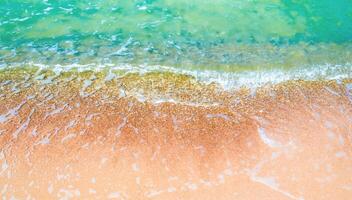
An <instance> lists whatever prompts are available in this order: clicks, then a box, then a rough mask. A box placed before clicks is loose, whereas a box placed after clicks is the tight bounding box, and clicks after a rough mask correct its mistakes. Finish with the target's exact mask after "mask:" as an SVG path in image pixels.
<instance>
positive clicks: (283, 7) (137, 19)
mask: <svg viewBox="0 0 352 200" xmlns="http://www.w3.org/2000/svg"><path fill="white" fill-rule="evenodd" d="M0 16H1V17H0V63H1V65H2V66H9V65H12V64H13V63H40V64H45V65H53V64H63V65H70V64H77V63H78V64H91V63H98V64H106V63H110V64H111V63H113V64H115V65H120V64H126V63H127V64H132V65H139V64H144V65H147V66H148V65H165V66H171V67H176V68H186V69H192V70H219V71H232V72H233V71H234V72H236V71H238V70H240V71H252V70H258V69H259V70H266V69H273V68H274V69H276V68H280V69H281V68H285V69H286V68H292V67H311V66H313V65H325V64H331V65H334V66H335V65H345V64H346V63H350V62H351V61H352V2H351V1H349V0H337V1H333V2H332V1H330V0H321V1H316V0H309V1H306V0H304V1H303V0H296V1H287V0H281V1H279V0H261V1H259V0H257V1H255V0H252V1H249V0H247V1H245V0H234V1H231V0H215V1H214V0H213V1H207V0H206V1H204V0H187V1H186V0H177V1H175V0H164V1H161V0H159V1H157V0H145V1H137V0H134V1H118V0H110V1H83V0H82V1H72V0H64V1H50V0H43V1H39V0H27V1H18V0H4V1H2V2H1V5H0Z"/></svg>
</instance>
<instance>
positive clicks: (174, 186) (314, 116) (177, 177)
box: [0, 71, 352, 199]
mask: <svg viewBox="0 0 352 200" xmlns="http://www.w3.org/2000/svg"><path fill="white" fill-rule="evenodd" d="M0 88H1V89H0V91H1V93H0V102H1V104H0V193H1V195H2V197H4V198H5V199H10V198H11V197H15V198H17V199H53V198H55V199H56V198H57V199H71V198H73V199H93V198H94V199H95V198H96V199H348V198H349V197H350V196H351V195H352V176H351V174H352V157H351V156H352V149H351V141H352V104H351V103H352V98H351V96H352V87H351V81H350V80H344V81H342V82H337V81H324V80H321V81H289V82H284V83H281V84H277V85H265V86H262V87H260V88H257V90H255V91H253V90H250V89H248V88H244V87H243V88H240V89H238V90H234V91H225V90H222V89H221V88H219V87H217V86H216V85H215V84H210V85H204V84H201V83H199V82H197V81H195V80H194V79H192V78H191V77H188V76H182V75H173V74H167V73H164V74H158V73H149V74H145V75H136V74H134V75H133V74H132V75H129V76H124V77H123V78H118V79H117V78H114V79H111V80H110V79H108V80H107V79H106V78H105V76H103V74H99V73H97V74H94V73H88V72H87V73H78V75H77V74H75V73H73V72H72V73H68V74H61V75H59V76H54V75H53V74H52V73H51V72H47V73H43V74H42V75H38V74H36V75H34V74H33V73H31V72H26V71H13V72H10V71H9V72H2V74H1V76H0ZM156 97H157V98H156ZM158 99H159V100H158ZM170 99H172V100H173V101H170ZM161 100H163V101H161Z"/></svg>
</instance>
